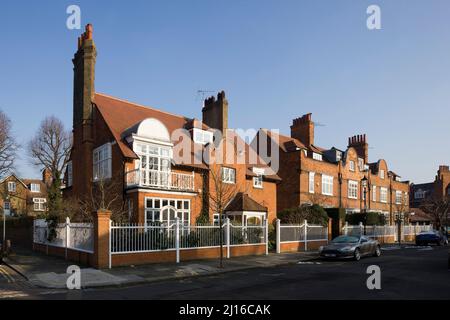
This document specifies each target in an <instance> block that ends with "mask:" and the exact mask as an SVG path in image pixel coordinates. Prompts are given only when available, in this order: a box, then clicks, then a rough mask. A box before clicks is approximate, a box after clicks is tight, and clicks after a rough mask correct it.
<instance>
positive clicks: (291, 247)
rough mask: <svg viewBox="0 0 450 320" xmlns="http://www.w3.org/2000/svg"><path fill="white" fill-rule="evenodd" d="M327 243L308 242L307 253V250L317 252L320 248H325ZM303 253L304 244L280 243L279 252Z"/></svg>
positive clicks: (324, 241)
mask: <svg viewBox="0 0 450 320" xmlns="http://www.w3.org/2000/svg"><path fill="white" fill-rule="evenodd" d="M327 244H328V241H326V240H323V241H308V251H309V250H313V251H314V250H319V247H320V246H326V245H327ZM302 251H305V243H304V242H281V243H280V252H281V253H283V252H302Z"/></svg>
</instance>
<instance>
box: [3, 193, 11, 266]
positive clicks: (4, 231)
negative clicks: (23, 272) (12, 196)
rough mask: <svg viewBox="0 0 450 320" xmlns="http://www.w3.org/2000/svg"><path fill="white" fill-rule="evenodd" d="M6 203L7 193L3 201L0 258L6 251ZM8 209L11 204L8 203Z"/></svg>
mask: <svg viewBox="0 0 450 320" xmlns="http://www.w3.org/2000/svg"><path fill="white" fill-rule="evenodd" d="M6 203H8V204H9V195H7V196H6V198H5V201H4V202H3V237H2V239H3V240H2V253H1V258H2V259H3V255H4V254H5V252H6V213H5V211H6V209H5V204H6ZM9 206H10V207H9V208H10V209H9V210H11V204H9Z"/></svg>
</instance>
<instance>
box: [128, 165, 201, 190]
mask: <svg viewBox="0 0 450 320" xmlns="http://www.w3.org/2000/svg"><path fill="white" fill-rule="evenodd" d="M125 179H126V183H127V186H128V187H131V186H142V187H152V188H158V189H166V190H188V191H194V190H195V189H194V187H195V186H194V172H192V173H191V174H185V173H178V172H169V171H167V172H166V171H157V170H142V169H136V170H131V171H128V172H126V173H125Z"/></svg>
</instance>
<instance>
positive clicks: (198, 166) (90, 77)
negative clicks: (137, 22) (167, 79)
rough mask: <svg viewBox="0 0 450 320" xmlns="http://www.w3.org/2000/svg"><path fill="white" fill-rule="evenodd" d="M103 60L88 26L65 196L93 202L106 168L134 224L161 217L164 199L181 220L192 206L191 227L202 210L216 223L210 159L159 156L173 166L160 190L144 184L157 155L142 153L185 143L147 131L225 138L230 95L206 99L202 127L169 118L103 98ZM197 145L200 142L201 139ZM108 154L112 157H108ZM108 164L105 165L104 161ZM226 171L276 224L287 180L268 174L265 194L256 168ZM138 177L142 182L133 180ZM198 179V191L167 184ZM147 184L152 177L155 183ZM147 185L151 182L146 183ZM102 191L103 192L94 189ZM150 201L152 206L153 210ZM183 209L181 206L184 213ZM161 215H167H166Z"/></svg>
mask: <svg viewBox="0 0 450 320" xmlns="http://www.w3.org/2000/svg"><path fill="white" fill-rule="evenodd" d="M96 56H97V54H96V47H95V44H94V41H93V39H92V27H91V26H88V27H87V29H86V32H85V33H84V34H83V36H82V37H81V38H80V40H79V47H78V51H77V53H76V54H75V57H74V59H73V63H74V73H75V75H74V106H73V110H74V111H73V113H74V118H73V120H74V121H73V137H74V143H73V148H72V151H71V162H70V164H69V168H70V169H68V171H67V173H66V177H65V185H66V188H65V190H64V197H66V198H69V197H71V198H75V199H78V200H81V201H87V200H88V199H89V198H90V197H92V194H93V193H95V192H97V191H95V190H97V189H98V185H99V181H98V179H97V181H96V177H95V174H96V168H97V167H96V166H97V165H98V167H101V170H106V171H105V172H108V174H107V176H106V179H105V180H107V181H110V182H111V183H112V181H114V184H115V185H116V186H117V187H116V189H115V191H114V192H113V193H114V196H118V199H117V200H116V202H120V203H121V205H122V210H123V211H124V212H127V215H128V218H129V220H130V221H131V222H136V223H144V222H145V219H146V214H147V216H149V215H153V214H154V213H153V212H152V210H151V209H155V206H156V203H158V206H160V207H158V209H161V210H162V206H163V205H162V204H160V203H161V202H164V203H165V204H166V205H167V206H169V207H171V208H174V209H176V210H177V214H180V215H182V214H184V212H183V213H181V211H182V209H184V206H188V211H189V222H190V223H191V224H194V223H195V222H196V220H197V218H198V217H199V216H200V215H201V213H202V212H205V211H206V212H208V213H209V215H210V218H211V219H212V218H213V214H214V212H213V210H212V209H211V208H210V206H209V205H208V201H209V197H208V194H209V193H210V192H212V190H213V189H214V188H213V186H212V181H211V170H212V167H211V166H209V165H207V164H205V162H204V161H201V162H200V163H177V162H176V161H175V160H174V159H173V158H171V159H170V160H171V164H170V165H168V164H167V163H166V162H164V161H165V158H163V157H162V156H161V155H158V157H159V158H158V159H157V160H156V161H161V162H158V164H154V163H151V165H152V168H153V166H157V167H158V170H161V168H162V167H163V165H165V166H170V170H169V171H164V172H163V174H164V177H166V178H158V179H161V181H163V182H164V183H165V184H167V186H166V185H165V186H163V187H161V186H154V185H149V184H151V183H149V181H146V180H145V179H143V176H142V175H146V174H149V177H150V180H151V179H152V177H153V174H154V172H150V171H151V170H149V169H148V168H149V166H150V160H149V159H148V158H152V160H151V161H154V159H156V156H155V157H152V156H148V155H139V154H138V153H139V152H140V151H139V148H141V147H140V144H141V145H142V144H145V143H148V148H150V146H151V147H152V148H153V147H154V146H162V147H161V148H163V149H164V148H167V150H169V152H170V153H171V152H174V151H173V149H174V146H176V145H177V143H178V141H174V140H172V138H171V139H170V140H164V139H163V140H164V141H162V140H161V139H162V138H161V136H157V137H149V136H143V133H142V132H143V131H146V134H147V135H148V134H153V133H154V134H163V133H165V132H167V133H168V135H171V134H172V133H173V132H174V131H176V130H178V129H185V130H187V131H189V134H190V135H191V136H190V137H189V139H191V140H193V139H194V138H193V135H194V129H197V128H198V129H201V130H208V129H217V130H220V131H221V132H223V133H224V132H225V130H226V129H227V127H228V102H227V100H226V98H225V93H224V92H221V93H219V95H218V96H217V99H216V98H215V97H211V98H209V99H207V100H206V101H205V107H204V108H203V110H202V111H203V122H204V123H203V124H202V123H201V122H200V121H198V120H196V119H189V118H187V117H184V116H178V115H173V114H169V113H167V112H164V111H161V110H157V109H153V108H147V107H143V106H140V105H137V104H134V103H130V102H127V101H123V100H121V99H117V98H112V97H110V96H106V95H103V94H99V93H96V92H95V86H94V82H95V62H96ZM199 111H201V110H199ZM148 123H153V125H154V126H155V127H154V128H153V127H152V128H149V127H148V126H149V124H148ZM146 126H147V127H146ZM141 131H142V132H141ZM190 143H191V144H194V143H193V141H191V142H190ZM103 147H105V150H106V151H101V152H105V153H101V152H99V153H97V152H96V150H98V148H103ZM247 147H248V146H247ZM201 148H203V146H202V147H201ZM163 149H161V151H160V152H165V150H166V149H164V150H163ZM247 149H248V148H247ZM108 150H110V151H108ZM142 152H143V151H142ZM109 153H110V155H109ZM105 154H107V155H106V156H105ZM103 157H106V158H108V159H107V160H106V161H103V162H102V161H99V159H103ZM147 161H148V163H149V164H147V165H146V166H145V167H144V163H147ZM100 162H102V164H99V163H100ZM163 163H164V164H163ZM102 166H104V168H103V167H102ZM224 166H226V167H230V168H234V169H235V182H234V184H235V185H236V191H240V192H245V193H247V194H248V195H249V196H250V197H252V198H253V199H255V200H256V201H258V202H259V203H261V204H262V205H263V206H264V207H267V215H266V217H267V218H268V219H269V220H270V221H272V220H274V219H275V218H276V212H277V208H276V184H277V183H278V182H279V180H280V179H279V177H277V176H276V175H264V177H263V187H262V189H261V188H254V187H253V174H252V166H251V165H250V163H248V162H246V163H245V164H231V165H224ZM97 170H100V169H97ZM69 171H70V172H69ZM98 172H100V171H98ZM102 172H103V171H102ZM148 172H150V173H148ZM133 174H134V175H136V176H138V178H136V177H133ZM159 174H160V172H157V173H156V174H155V177H158V175H159ZM166 174H167V175H166ZM167 177H169V178H167ZM174 177H175V178H174ZM191 177H193V187H192V185H190V184H189V190H186V189H183V188H181V189H180V188H173V186H172V185H171V186H172V187H169V183H168V182H167V181H166V180H164V179H170V180H169V181H170V184H173V183H174V182H173V181H174V179H179V180H180V181H181V182H180V184H181V183H184V185H188V184H187V183H185V182H183V179H184V180H189V181H191V180H190V179H191ZM133 179H137V180H139V181H138V183H134V184H133V183H130V181H135V180H133ZM146 179H147V180H148V178H146ZM102 180H103V179H102ZM137 180H136V181H137ZM142 181H145V183H143V182H142ZM158 181H160V180H158ZM177 181H178V180H177ZM102 182H103V181H102ZM94 188H97V189H95V190H94ZM92 190H94V192H92ZM108 196H111V195H108ZM147 200H148V201H147ZM186 202H187V203H188V204H187V203H186ZM149 203H150V204H151V207H149ZM178 207H180V208H178ZM94 209H98V208H94ZM178 209H180V211H179V212H178ZM160 214H162V211H161V212H160ZM113 215H114V212H113Z"/></svg>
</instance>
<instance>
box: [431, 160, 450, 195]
mask: <svg viewBox="0 0 450 320" xmlns="http://www.w3.org/2000/svg"><path fill="white" fill-rule="evenodd" d="M434 187H435V194H436V196H437V197H438V199H442V198H443V197H446V196H448V195H450V194H449V188H450V167H449V166H446V165H440V166H439V170H438V172H437V175H436V180H435V183H434Z"/></svg>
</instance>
